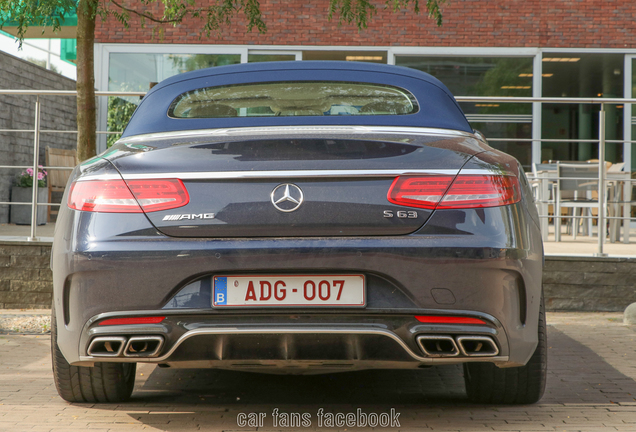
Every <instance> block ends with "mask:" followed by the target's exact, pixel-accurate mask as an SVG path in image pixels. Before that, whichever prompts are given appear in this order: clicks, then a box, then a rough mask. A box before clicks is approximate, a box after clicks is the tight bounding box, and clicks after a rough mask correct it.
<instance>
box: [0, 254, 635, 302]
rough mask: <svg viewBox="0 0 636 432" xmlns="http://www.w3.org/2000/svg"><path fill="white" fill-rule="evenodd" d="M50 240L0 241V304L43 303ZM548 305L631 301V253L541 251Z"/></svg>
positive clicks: (49, 286)
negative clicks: (574, 254)
mask: <svg viewBox="0 0 636 432" xmlns="http://www.w3.org/2000/svg"><path fill="white" fill-rule="evenodd" d="M50 255H51V245H50V243H16V242H0V309H3V308H4V309H19V308H49V307H50V305H51V293H52V292H53V283H52V279H51V276H52V275H51V270H50V269H49V259H50ZM543 288H544V292H545V300H546V307H547V309H548V310H554V311H556V310H566V311H606V312H612V311H614V312H617V311H620V312H622V311H623V310H625V308H626V307H627V306H628V305H629V304H631V303H636V258H592V257H590V258H581V257H547V258H546V260H545V270H544V274H543Z"/></svg>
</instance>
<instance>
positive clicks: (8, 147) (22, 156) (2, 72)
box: [0, 52, 77, 303]
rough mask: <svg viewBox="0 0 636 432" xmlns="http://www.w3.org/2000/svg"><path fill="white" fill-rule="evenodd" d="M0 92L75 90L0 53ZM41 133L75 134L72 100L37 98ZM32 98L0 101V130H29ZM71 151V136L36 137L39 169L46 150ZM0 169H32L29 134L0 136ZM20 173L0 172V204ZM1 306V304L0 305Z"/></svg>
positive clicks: (4, 214) (3, 219)
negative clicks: (48, 148) (2, 166)
mask: <svg viewBox="0 0 636 432" xmlns="http://www.w3.org/2000/svg"><path fill="white" fill-rule="evenodd" d="M0 89H16V90H17V89H30V90H75V81H73V80H71V79H68V78H66V77H64V76H62V75H60V74H57V73H55V72H51V71H49V70H46V69H44V68H42V67H40V66H37V65H34V64H33V63H29V62H27V61H24V60H21V59H19V58H17V57H14V56H12V55H9V54H6V53H3V52H0ZM40 101H41V108H40V118H41V128H42V129H58V130H77V124H76V121H75V117H76V101H75V98H74V97H67V96H56V97H51V96H45V97H41V98H40ZM34 105H35V96H7V95H2V96H1V99H0V129H33V122H34V118H35V111H34ZM47 146H49V147H55V148H64V149H74V148H76V146H77V136H76V135H75V134H58V133H42V134H40V156H39V158H40V159H39V160H40V165H44V164H45V157H44V152H45V149H46V147H47ZM0 165H33V133H28V132H25V133H22V132H20V133H15V132H0ZM21 171H22V170H18V169H0V201H10V200H11V199H10V193H11V185H12V184H13V182H14V180H15V178H16V177H17V176H18V175H19V174H20V172H21ZM7 222H9V206H8V205H0V223H7ZM0 303H2V301H0Z"/></svg>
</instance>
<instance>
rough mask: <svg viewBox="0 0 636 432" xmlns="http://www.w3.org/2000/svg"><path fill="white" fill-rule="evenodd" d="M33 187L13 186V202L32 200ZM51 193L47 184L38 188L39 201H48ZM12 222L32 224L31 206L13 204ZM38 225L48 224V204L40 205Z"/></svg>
mask: <svg viewBox="0 0 636 432" xmlns="http://www.w3.org/2000/svg"><path fill="white" fill-rule="evenodd" d="M32 196H33V188H26V187H20V186H13V187H12V188H11V202H31V199H32ZM48 199H49V194H48V189H47V188H46V186H44V187H40V188H38V202H39V203H46V202H48ZM11 223H14V224H16V225H31V206H26V205H12V206H11ZM37 224H38V225H45V224H46V206H38V217H37Z"/></svg>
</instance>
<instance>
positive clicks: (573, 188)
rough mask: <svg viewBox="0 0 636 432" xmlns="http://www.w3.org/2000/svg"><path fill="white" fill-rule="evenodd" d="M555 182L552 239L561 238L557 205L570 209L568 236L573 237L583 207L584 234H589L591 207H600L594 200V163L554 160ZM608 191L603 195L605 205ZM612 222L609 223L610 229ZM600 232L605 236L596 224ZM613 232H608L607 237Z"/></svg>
mask: <svg viewBox="0 0 636 432" xmlns="http://www.w3.org/2000/svg"><path fill="white" fill-rule="evenodd" d="M557 178H558V179H557V182H556V184H555V193H554V196H555V209H554V214H555V223H554V228H555V241H561V218H560V217H559V216H561V208H571V209H572V219H571V220H572V223H571V224H570V226H571V227H572V237H573V238H574V239H575V240H576V235H577V233H578V230H579V217H578V216H579V211H580V212H581V217H583V210H584V209H585V210H587V215H586V216H587V217H586V218H587V222H588V223H587V224H584V226H585V225H586V226H587V230H586V231H587V234H588V235H590V236H591V235H592V219H593V213H592V209H594V208H596V209H598V210H599V211H600V210H601V207H602V206H601V205H600V203H599V200H598V164H595V163H560V162H557ZM610 195H611V191H608V192H607V193H606V194H605V204H607V199H608V197H609V196H610ZM605 208H607V205H605ZM614 226H615V224H610V230H612V229H614ZM598 232H599V234H600V235H605V228H604V227H600V226H599V227H598ZM612 237H613V233H612V232H610V238H612Z"/></svg>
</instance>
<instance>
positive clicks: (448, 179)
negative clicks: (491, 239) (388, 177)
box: [387, 174, 521, 210]
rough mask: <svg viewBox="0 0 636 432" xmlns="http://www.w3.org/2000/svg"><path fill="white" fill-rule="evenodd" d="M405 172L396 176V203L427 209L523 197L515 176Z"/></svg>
mask: <svg viewBox="0 0 636 432" xmlns="http://www.w3.org/2000/svg"><path fill="white" fill-rule="evenodd" d="M453 178H454V177H453V176H436V175H431V176H422V177H412V176H402V177H398V178H396V179H395V181H394V182H393V184H392V185H391V188H390V189H389V193H388V195H387V198H388V200H389V201H390V202H392V203H393V204H398V205H403V206H409V207H419V208H425V209H431V210H433V209H435V208H445V209H464V208H481V207H497V206H502V205H508V204H513V203H516V202H518V201H519V200H520V199H521V194H520V192H519V189H520V188H519V180H518V179H517V178H516V177H514V176H501V175H461V174H460V175H458V176H457V177H455V178H454V180H453Z"/></svg>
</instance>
